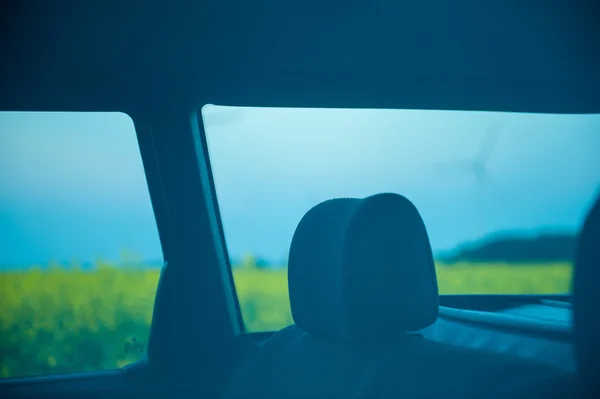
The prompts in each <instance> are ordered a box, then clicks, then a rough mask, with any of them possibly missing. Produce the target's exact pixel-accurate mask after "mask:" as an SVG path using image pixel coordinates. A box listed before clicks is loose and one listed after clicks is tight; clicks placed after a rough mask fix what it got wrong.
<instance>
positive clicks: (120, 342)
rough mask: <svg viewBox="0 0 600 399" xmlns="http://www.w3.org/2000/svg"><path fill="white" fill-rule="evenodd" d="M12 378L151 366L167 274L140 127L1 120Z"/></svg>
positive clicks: (121, 119)
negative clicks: (145, 362)
mask: <svg viewBox="0 0 600 399" xmlns="http://www.w3.org/2000/svg"><path fill="white" fill-rule="evenodd" d="M0 247H1V250H0V376H1V377H2V378H9V377H24V376H36V375H48V374H57V373H76V372H86V371H96V370H105V369H114V368H118V367H121V366H123V365H125V364H127V363H130V362H133V361H136V360H139V359H141V358H142V357H143V356H144V355H145V350H146V343H147V340H148V335H149V329H150V322H151V318H152V308H153V304H154V295H155V290H156V287H157V283H158V277H159V272H160V268H161V266H162V250H161V247H160V243H159V239H158V232H157V228H156V223H155V220H154V214H153V210H152V207H151V203H150V197H149V193H148V188H147V185H146V178H145V174H144V169H143V166H142V160H141V156H140V151H139V148H138V144H137V138H136V133H135V129H134V125H133V122H132V120H131V119H130V118H129V117H128V116H127V115H125V114H121V113H52V112H48V113H42V112H18V113H17V112H0Z"/></svg>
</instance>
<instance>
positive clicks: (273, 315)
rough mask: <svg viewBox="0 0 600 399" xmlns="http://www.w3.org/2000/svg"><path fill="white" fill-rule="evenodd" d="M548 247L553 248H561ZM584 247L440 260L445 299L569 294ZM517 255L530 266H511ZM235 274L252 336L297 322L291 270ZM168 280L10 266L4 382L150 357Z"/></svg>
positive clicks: (104, 269) (102, 270)
mask: <svg viewBox="0 0 600 399" xmlns="http://www.w3.org/2000/svg"><path fill="white" fill-rule="evenodd" d="M544 242H546V243H553V245H554V249H552V248H548V247H547V246H545V245H543V244H544ZM557 242H561V243H562V244H561V245H562V246H561V245H558V244H557ZM574 243H575V239H574V237H572V236H568V235H566V236H562V239H561V238H560V237H558V236H556V235H553V236H544V237H536V238H527V239H515V238H510V239H508V238H506V239H498V240H496V241H490V242H483V243H481V244H480V245H479V246H473V245H470V246H466V247H465V248H463V249H461V250H458V251H457V252H455V253H454V254H453V255H452V256H451V257H450V256H449V257H448V259H446V260H445V261H444V262H438V263H437V265H436V266H437V273H438V281H439V287H440V293H441V294H554V293H565V292H569V290H570V283H571V264H570V261H569V260H568V259H570V257H568V255H569V253H570V251H571V250H572V249H573V248H574ZM540 246H541V247H545V248H546V252H545V253H546V254H547V253H548V251H550V250H554V259H549V258H550V256H548V255H545V257H546V258H548V259H546V260H539V259H538V260H536V259H537V258H539V257H536V256H534V255H535V252H536V251H537V250H538V249H537V248H539V247H540ZM499 247H500V248H504V249H505V251H498V248H499ZM557 247H560V248H562V249H561V250H556V248H557ZM507 248H518V249H519V251H520V255H519V256H516V255H514V253H513V254H512V255H511V252H510V251H508V250H506V249H507ZM515 251H516V252H519V251H517V250H516V249H515V250H514V251H513V252H515ZM507 256H508V258H511V259H512V258H519V257H520V258H521V260H520V261H519V262H514V261H507V260H506V259H504V260H503V259H502V258H507ZM508 258H507V259H508ZM473 259H479V260H478V261H473ZM233 270H234V271H233V273H234V279H235V284H236V290H237V294H238V298H239V302H240V307H241V311H242V315H243V319H244V323H245V326H246V331H250V332H253V331H266V330H276V329H280V328H282V327H284V326H287V325H289V324H291V323H293V320H292V316H291V313H290V305H289V298H288V291H287V270H286V268H285V267H284V266H279V267H277V265H273V264H269V263H268V262H264V261H261V260H257V259H256V258H254V257H253V256H246V257H244V258H243V259H242V260H241V261H240V262H239V263H236V264H235V266H234V267H233ZM159 274H160V268H159V267H157V264H132V263H127V264H111V263H108V262H104V261H98V262H96V263H95V264H93V265H80V264H77V263H64V264H58V263H54V264H50V265H46V266H44V267H42V266H33V267H31V268H29V269H27V270H23V269H21V268H14V269H11V268H6V267H5V268H4V269H3V271H2V272H0V303H1V304H2V305H1V310H2V312H1V313H0V377H2V378H7V377H22V376H33V375H45V374H56V373H73V372H84V371H94V370H104V369H114V368H118V367H122V366H124V365H125V364H127V363H130V362H133V361H136V360H138V359H140V358H141V357H143V356H144V354H145V350H146V343H147V340H148V335H149V331H150V324H151V321H152V309H153V305H154V297H155V293H156V287H157V284H158V278H159Z"/></svg>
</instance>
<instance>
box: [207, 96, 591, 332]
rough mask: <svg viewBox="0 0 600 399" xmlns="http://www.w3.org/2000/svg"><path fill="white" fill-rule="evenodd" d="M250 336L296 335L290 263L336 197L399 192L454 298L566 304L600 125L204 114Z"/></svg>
mask: <svg viewBox="0 0 600 399" xmlns="http://www.w3.org/2000/svg"><path fill="white" fill-rule="evenodd" d="M202 115H203V120H204V124H205V129H206V134H207V141H208V149H209V153H210V158H211V163H212V170H213V174H214V180H215V187H216V193H217V198H218V201H219V207H220V210H221V216H222V222H223V228H224V232H225V239H226V243H227V247H228V250H229V256H230V259H231V263H232V267H233V273H234V279H235V284H236V289H237V292H238V296H239V299H240V303H241V308H242V313H243V318H244V321H245V323H246V327H247V330H249V331H261V330H270V329H278V328H281V327H283V326H285V325H288V324H290V323H291V322H292V318H291V314H290V309H289V299H288V293H287V280H286V279H287V273H286V265H287V252H288V250H289V245H290V242H291V238H292V235H293V233H294V229H295V228H296V225H297V224H298V222H299V221H300V219H301V218H302V216H303V215H304V213H305V212H306V211H307V210H308V209H310V208H311V207H312V206H314V205H316V204H317V203H319V202H321V201H324V200H327V199H330V198H333V197H365V196H368V195H372V194H375V193H379V192H395V193H399V194H403V195H405V196H407V197H408V198H409V199H411V200H412V201H413V202H414V203H415V205H416V206H417V207H418V209H419V210H420V212H421V214H422V216H423V219H424V221H425V223H426V225H427V229H428V231H429V235H430V238H431V244H432V247H433V250H434V253H435V257H436V263H437V273H438V279H439V287H440V293H441V294H554V293H566V292H569V290H570V284H571V261H572V255H573V251H574V247H575V241H576V238H575V235H576V232H577V230H578V229H579V227H580V224H581V222H582V220H583V217H584V216H585V212H586V210H587V209H588V207H589V206H590V204H591V201H592V199H593V197H594V195H595V193H596V192H597V189H598V186H599V185H600V157H598V149H599V148H600V134H598V132H599V131H600V115H551V114H524V113H499V112H466V111H420V110H367V109H285V108H250V107H243V108H240V107H222V106H213V105H207V106H205V107H204V108H203V109H202Z"/></svg>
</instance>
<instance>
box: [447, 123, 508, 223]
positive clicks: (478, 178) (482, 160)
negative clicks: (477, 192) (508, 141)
mask: <svg viewBox="0 0 600 399" xmlns="http://www.w3.org/2000/svg"><path fill="white" fill-rule="evenodd" d="M500 133H501V129H500V126H498V125H496V126H492V127H491V128H490V129H489V130H488V131H487V133H486V134H485V135H484V136H483V137H482V138H481V143H480V145H479V148H478V149H477V152H476V153H475V156H474V157H473V158H472V159H469V160H460V161H456V162H450V163H447V164H445V165H442V166H443V171H444V172H461V173H467V174H470V175H471V176H472V177H473V178H474V180H475V183H476V184H477V185H478V186H479V187H483V188H486V187H488V188H492V189H494V195H495V197H496V198H499V197H502V192H501V190H500V185H499V184H498V181H497V180H496V179H495V178H494V177H493V176H492V175H491V174H490V171H489V168H488V163H489V160H490V157H491V156H492V153H493V150H494V148H495V147H496V144H497V142H498V139H499V138H500ZM484 202H485V200H483V198H482V204H481V219H480V223H481V226H480V227H481V231H484V230H483V229H484V228H485V221H484V219H485V211H486V206H485V203H484Z"/></svg>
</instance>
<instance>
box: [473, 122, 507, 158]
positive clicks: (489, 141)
mask: <svg viewBox="0 0 600 399" xmlns="http://www.w3.org/2000/svg"><path fill="white" fill-rule="evenodd" d="M500 133H501V129H500V128H499V127H498V126H496V127H493V128H491V129H490V130H489V131H488V132H487V134H486V135H485V136H483V138H482V139H481V146H480V147H479V151H478V152H477V154H476V157H475V159H477V160H479V161H481V162H485V161H487V160H488V159H489V157H490V156H491V155H492V151H494V148H495V147H496V144H497V143H498V139H499V138H500Z"/></svg>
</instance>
